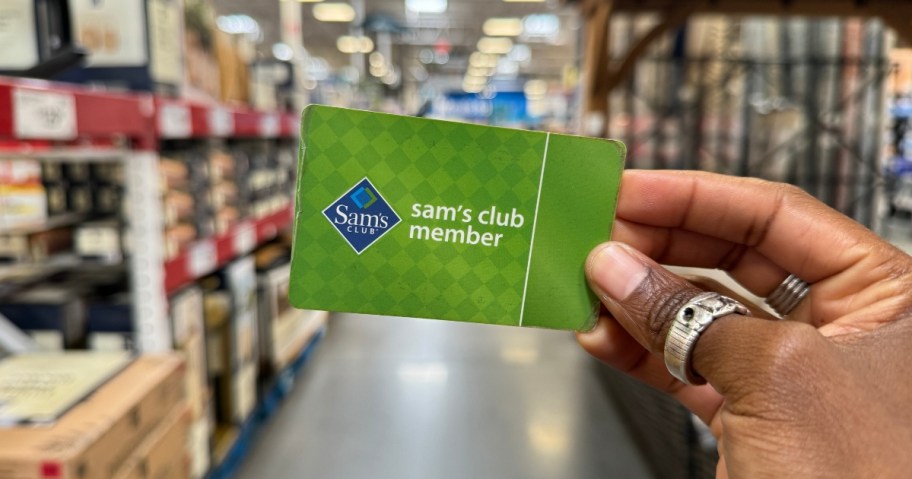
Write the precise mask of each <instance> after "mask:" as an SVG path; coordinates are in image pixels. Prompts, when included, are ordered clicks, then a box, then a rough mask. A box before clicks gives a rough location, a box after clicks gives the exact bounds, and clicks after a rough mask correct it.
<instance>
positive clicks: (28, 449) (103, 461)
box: [0, 355, 185, 479]
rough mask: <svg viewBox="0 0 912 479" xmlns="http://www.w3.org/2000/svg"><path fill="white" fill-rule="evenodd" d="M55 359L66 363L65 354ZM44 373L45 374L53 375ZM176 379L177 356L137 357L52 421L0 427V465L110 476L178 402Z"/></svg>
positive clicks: (34, 477) (30, 476) (35, 475)
mask: <svg viewBox="0 0 912 479" xmlns="http://www.w3.org/2000/svg"><path fill="white" fill-rule="evenodd" d="M13 359H15V358H13ZM59 361H60V362H63V363H66V362H67V361H68V360H67V356H66V355H61V356H59ZM0 364H2V363H0ZM47 374H48V380H51V378H54V377H59V375H56V376H55V375H54V373H53V371H51V370H48V371H47ZM28 379H29V380H30V381H40V379H41V378H38V377H35V376H34V375H32V376H30V377H29V378H28ZM36 384H38V383H37V382H36ZM182 385H183V362H182V361H181V360H180V359H179V358H178V357H176V356H173V355H162V356H143V357H140V358H139V359H136V360H135V361H134V362H133V363H132V364H130V365H129V366H128V367H127V368H126V369H124V370H123V371H122V372H120V373H119V374H117V375H116V376H114V377H113V378H112V379H110V380H108V381H107V382H106V383H104V384H103V385H102V386H101V387H99V388H98V389H97V390H96V391H95V392H94V393H92V394H91V395H89V396H88V397H86V398H85V399H84V400H83V401H81V402H80V403H79V404H77V405H76V406H75V407H73V408H72V409H70V410H69V411H67V412H66V413H65V414H64V415H63V416H61V417H60V419H59V420H57V421H56V422H55V423H54V424H53V425H50V426H46V427H42V428H35V427H11V428H5V429H0V470H3V471H5V472H6V473H8V474H9V475H11V476H13V477H17V478H22V479H46V478H48V477H78V478H81V479H102V478H110V477H114V475H115V474H116V473H117V471H118V470H120V469H121V468H122V467H123V466H124V463H125V461H127V460H129V459H130V458H131V455H133V454H134V452H136V451H137V448H138V446H139V447H141V446H140V445H141V444H143V442H144V439H146V438H149V437H150V435H152V436H154V434H150V433H153V431H155V430H156V429H157V428H159V427H161V426H162V424H163V422H165V421H166V418H168V417H169V415H170V414H171V413H172V411H175V410H176V409H178V408H183V407H184V406H183V405H182V402H183V386H182ZM24 393H27V391H24ZM73 438H80V440H78V441H74V440H73ZM181 444H182V445H183V444H185V443H184V442H183V441H181ZM153 449H155V448H153ZM171 460H172V461H174V462H175V463H180V462H182V461H180V460H179V459H176V458H173V457H172V458H171Z"/></svg>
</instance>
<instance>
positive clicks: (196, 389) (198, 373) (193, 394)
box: [181, 333, 209, 419]
mask: <svg viewBox="0 0 912 479" xmlns="http://www.w3.org/2000/svg"><path fill="white" fill-rule="evenodd" d="M181 352H182V353H183V354H184V358H185V359H186V364H187V373H186V381H185V382H184V384H185V386H184V387H185V391H186V398H187V406H188V407H189V409H190V416H191V417H192V418H193V419H198V418H200V417H202V416H203V413H204V412H205V411H204V410H205V408H206V400H207V398H208V389H209V375H208V373H207V371H206V343H205V341H204V340H203V335H202V333H198V334H195V335H194V336H193V337H192V338H191V339H188V340H187V341H186V342H185V343H184V346H183V348H182V351H181Z"/></svg>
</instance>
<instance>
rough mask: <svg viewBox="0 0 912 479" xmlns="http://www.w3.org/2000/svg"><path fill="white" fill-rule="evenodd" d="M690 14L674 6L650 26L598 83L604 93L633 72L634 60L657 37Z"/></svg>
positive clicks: (680, 22)
mask: <svg viewBox="0 0 912 479" xmlns="http://www.w3.org/2000/svg"><path fill="white" fill-rule="evenodd" d="M689 15H690V10H687V9H686V8H676V9H675V10H674V11H672V12H669V13H668V14H666V15H664V16H663V17H662V20H661V21H660V22H659V23H658V24H656V25H655V26H654V27H652V30H649V31H648V32H646V34H645V35H643V36H642V37H641V38H640V39H639V40H637V42H636V44H634V45H633V46H632V47H631V48H630V50H628V51H627V54H626V55H625V56H624V60H623V61H622V62H621V66H619V67H618V68H617V69H616V70H615V71H613V72H611V74H610V75H609V76H608V81H607V82H605V84H604V85H599V86H600V87H602V88H605V89H606V90H607V92H606V93H605V94H606V95H607V94H608V93H610V92H611V90H614V89H615V88H617V86H618V85H620V84H621V82H623V81H624V80H626V79H627V77H628V76H630V74H631V73H633V69H634V68H636V62H637V60H639V59H640V56H642V55H643V54H644V53H646V50H647V49H648V48H649V46H650V45H652V44H653V43H654V42H655V41H656V40H658V39H659V37H661V36H662V35H664V34H665V33H666V32H668V31H669V30H673V29H675V28H677V27H679V26H681V25H683V24H684V23H685V22H686V21H687V17H688V16H689Z"/></svg>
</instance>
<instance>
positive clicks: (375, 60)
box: [368, 52, 386, 67]
mask: <svg viewBox="0 0 912 479" xmlns="http://www.w3.org/2000/svg"><path fill="white" fill-rule="evenodd" d="M368 61H369V62H370V65H371V66H372V67H379V66H381V65H384V64H386V58H383V54H382V53H380V52H374V53H371V54H370V57H368Z"/></svg>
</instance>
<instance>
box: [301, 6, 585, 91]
mask: <svg viewBox="0 0 912 479" xmlns="http://www.w3.org/2000/svg"><path fill="white" fill-rule="evenodd" d="M364 13H365V15H366V16H372V15H376V14H385V15H388V16H389V17H391V18H394V19H396V20H398V21H399V22H400V23H401V24H402V25H403V26H405V27H406V28H407V29H408V32H407V33H405V34H403V35H402V36H400V37H398V38H396V39H394V44H398V45H400V48H399V49H398V52H399V54H400V55H401V56H402V57H403V58H401V59H400V60H402V59H405V60H408V59H409V57H411V58H412V59H415V58H417V55H418V53H419V52H420V50H421V49H424V48H430V47H433V45H434V44H435V43H437V42H438V41H444V42H448V43H450V44H451V45H452V48H453V52H454V54H453V55H452V57H453V58H452V60H453V61H452V64H451V65H443V66H439V67H437V69H438V71H441V72H443V73H454V74H459V73H462V72H464V71H465V56H467V55H468V54H470V53H472V52H473V51H475V50H476V44H477V42H478V39H479V38H481V37H482V36H484V34H483V33H482V25H483V24H484V21H485V20H487V19H488V18H491V17H518V18H523V17H525V16H527V15H531V14H541V13H550V14H554V15H557V16H558V18H559V19H560V34H559V35H558V36H557V37H556V38H554V39H552V40H551V41H548V42H524V43H526V44H527V45H529V47H530V48H531V52H532V60H531V61H530V62H527V63H525V64H524V65H523V66H522V67H521V70H520V71H521V73H523V74H525V75H527V76H535V77H548V78H558V77H560V75H561V71H562V68H563V67H564V65H566V64H568V63H573V61H574V60H575V59H576V58H577V56H578V52H577V43H578V38H577V36H578V33H579V29H578V24H579V19H578V10H577V8H576V7H564V6H560V5H559V4H558V3H557V2H540V3H538V2H533V3H516V2H504V1H502V0H450V1H449V2H448V5H447V10H446V12H445V13H444V14H425V13H421V14H416V13H413V12H407V11H406V8H405V1H404V0H366V1H365V2H364ZM303 17H304V21H303V25H304V29H303V30H304V32H303V34H304V35H303V36H304V46H305V47H306V48H307V49H308V51H310V52H311V53H312V54H313V55H317V56H321V57H323V58H325V59H326V60H327V61H329V63H330V64H331V65H333V66H336V67H338V66H343V65H346V64H348V63H349V61H350V60H349V57H348V55H345V54H342V53H341V52H339V51H338V50H337V49H336V46H335V39H337V38H338V37H339V36H341V35H346V34H349V33H350V32H349V29H350V25H348V24H339V23H325V22H320V21H317V20H316V19H315V18H314V17H313V6H312V5H308V4H304V5H303Z"/></svg>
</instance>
